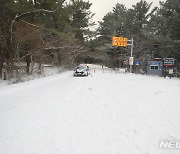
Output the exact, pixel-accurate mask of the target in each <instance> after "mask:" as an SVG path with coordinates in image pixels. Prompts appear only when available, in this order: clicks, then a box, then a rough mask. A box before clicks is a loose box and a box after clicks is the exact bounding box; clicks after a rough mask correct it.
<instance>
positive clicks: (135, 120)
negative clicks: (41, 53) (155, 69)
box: [0, 68, 180, 154]
mask: <svg viewBox="0 0 180 154" xmlns="http://www.w3.org/2000/svg"><path fill="white" fill-rule="evenodd" d="M179 92H180V80H176V79H164V78H159V77H149V76H142V75H134V74H121V73H114V72H112V73H111V71H109V70H108V71H105V72H104V73H103V72H102V70H101V69H100V68H99V69H98V68H96V69H95V71H94V69H93V68H92V76H89V77H75V78H74V77H73V76H72V72H65V73H62V74H59V75H53V76H50V77H46V78H42V79H37V80H33V81H28V82H25V83H20V84H16V85H8V86H5V85H3V86H2V87H0V154H32V153H33V154H67V153H68V154H116V153H121V154H145V153H150V154H164V153H165V154H169V153H173V154H174V153H175V154H176V153H177V154H178V153H180V149H160V148H159V144H160V141H161V140H178V141H179V140H180V101H179V100H180V93H179Z"/></svg>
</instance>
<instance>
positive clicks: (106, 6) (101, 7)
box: [89, 0, 159, 22]
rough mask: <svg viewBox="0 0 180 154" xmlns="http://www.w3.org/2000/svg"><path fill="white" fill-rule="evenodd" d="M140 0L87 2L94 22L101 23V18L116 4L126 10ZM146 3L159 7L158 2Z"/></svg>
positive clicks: (154, 0) (91, 0)
mask: <svg viewBox="0 0 180 154" xmlns="http://www.w3.org/2000/svg"><path fill="white" fill-rule="evenodd" d="M139 1H140V0H89V2H90V3H92V6H91V11H92V12H93V13H96V14H95V16H94V20H95V21H96V22H97V21H101V20H102V18H103V17H104V16H105V15H106V14H107V13H108V12H110V11H112V8H113V7H114V6H115V5H116V4H117V3H120V4H124V5H125V6H126V7H127V8H131V6H132V5H135V4H136V3H137V2H139ZM146 1H147V2H148V3H150V2H153V6H159V0H146Z"/></svg>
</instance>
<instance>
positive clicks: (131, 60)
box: [129, 57, 134, 65]
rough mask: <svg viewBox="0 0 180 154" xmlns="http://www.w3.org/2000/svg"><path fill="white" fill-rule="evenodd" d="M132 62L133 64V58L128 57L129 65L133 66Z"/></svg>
mask: <svg viewBox="0 0 180 154" xmlns="http://www.w3.org/2000/svg"><path fill="white" fill-rule="evenodd" d="M133 62H134V57H130V58H129V65H133Z"/></svg>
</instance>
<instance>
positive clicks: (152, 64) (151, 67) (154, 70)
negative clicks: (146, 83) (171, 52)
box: [147, 59, 163, 76]
mask: <svg viewBox="0 0 180 154" xmlns="http://www.w3.org/2000/svg"><path fill="white" fill-rule="evenodd" d="M162 73H163V62H162V61H161V59H157V60H156V59H155V60H150V61H148V62H147V75H155V76H162Z"/></svg>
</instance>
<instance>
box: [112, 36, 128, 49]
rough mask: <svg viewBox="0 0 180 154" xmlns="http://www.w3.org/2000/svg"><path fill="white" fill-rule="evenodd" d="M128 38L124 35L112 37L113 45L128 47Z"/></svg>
mask: <svg viewBox="0 0 180 154" xmlns="http://www.w3.org/2000/svg"><path fill="white" fill-rule="evenodd" d="M127 41H128V39H127V38H124V37H116V36H113V37H112V46H122V47H127Z"/></svg>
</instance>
